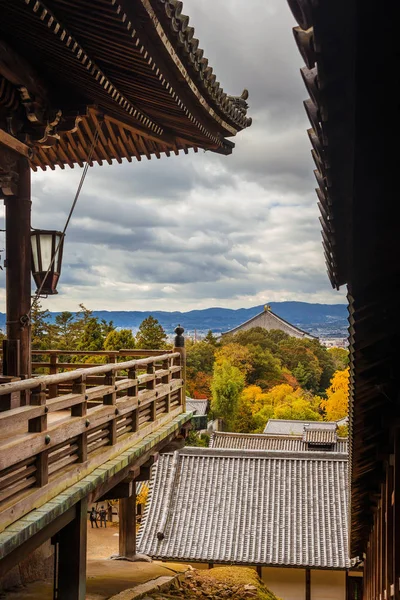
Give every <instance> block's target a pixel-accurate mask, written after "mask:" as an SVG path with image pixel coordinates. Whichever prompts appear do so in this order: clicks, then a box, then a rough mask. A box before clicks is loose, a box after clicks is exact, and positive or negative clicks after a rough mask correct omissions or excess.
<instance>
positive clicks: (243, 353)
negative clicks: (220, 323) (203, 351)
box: [215, 343, 253, 375]
mask: <svg viewBox="0 0 400 600" xmlns="http://www.w3.org/2000/svg"><path fill="white" fill-rule="evenodd" d="M215 361H216V363H217V365H222V363H223V362H224V361H228V362H229V363H230V364H231V365H233V366H234V367H237V368H238V369H239V370H240V372H241V373H243V375H247V373H250V371H251V370H252V368H253V367H252V364H251V355H250V351H249V349H248V348H247V347H246V346H242V345H241V344H235V343H231V344H226V345H225V346H222V348H219V350H217V352H216V353H215Z"/></svg>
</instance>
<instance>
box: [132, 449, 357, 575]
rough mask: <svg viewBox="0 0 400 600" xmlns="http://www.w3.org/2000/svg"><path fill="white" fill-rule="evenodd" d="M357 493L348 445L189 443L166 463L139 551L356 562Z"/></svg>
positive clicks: (201, 558) (277, 562)
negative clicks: (350, 508) (350, 490)
mask: <svg viewBox="0 0 400 600" xmlns="http://www.w3.org/2000/svg"><path fill="white" fill-rule="evenodd" d="M347 501H348V495H347V455H346V454H340V453H337V452H334V453H332V452H331V453H329V452H309V453H305V452H301V453H295V452H287V453H285V452H273V451H270V452H265V451H258V452H257V451H250V450H248V451H246V450H226V449H214V448H184V449H183V450H181V451H180V452H175V453H174V454H163V455H161V456H160V458H159V460H158V462H157V465H156V468H155V469H154V473H153V476H152V480H151V482H150V500H149V502H148V504H147V507H146V509H145V518H144V521H143V524H142V526H141V529H140V533H139V538H138V551H139V552H142V553H145V554H148V555H150V556H152V557H153V558H158V559H169V560H178V561H181V560H183V561H193V562H212V563H229V564H244V565H265V566H268V565H269V566H292V567H302V568H304V567H311V568H326V569H346V568H348V567H349V566H350V564H349V559H348V550H347V533H348V532H347Z"/></svg>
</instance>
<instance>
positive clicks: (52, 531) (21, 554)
mask: <svg viewBox="0 0 400 600" xmlns="http://www.w3.org/2000/svg"><path fill="white" fill-rule="evenodd" d="M74 518H75V506H73V507H72V508H70V509H69V510H68V511H66V512H65V513H64V514H62V515H61V516H60V517H58V518H57V519H55V520H54V521H52V522H51V523H49V524H48V525H47V526H46V527H44V528H43V529H41V530H40V531H39V532H38V533H36V534H35V535H33V536H32V537H30V538H29V539H28V540H27V541H26V542H25V543H24V544H21V545H20V546H18V548H16V549H15V550H13V551H12V552H10V554H8V555H7V556H5V557H4V558H2V559H1V561H0V577H3V576H4V575H5V574H6V573H8V571H10V570H11V569H12V568H13V567H15V566H16V565H18V564H19V563H20V562H21V561H22V560H25V559H26V558H27V557H28V556H29V555H30V554H32V552H34V551H35V550H36V548H39V546H41V545H42V544H44V542H46V541H47V540H48V539H50V538H51V537H53V536H54V535H56V533H58V532H59V531H60V529H62V528H63V527H66V526H67V525H68V523H70V522H71V521H72V520H73V519H74Z"/></svg>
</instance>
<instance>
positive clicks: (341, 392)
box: [321, 368, 350, 421]
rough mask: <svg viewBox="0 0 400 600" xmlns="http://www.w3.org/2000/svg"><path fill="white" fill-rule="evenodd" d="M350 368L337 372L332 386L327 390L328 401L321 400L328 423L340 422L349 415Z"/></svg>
mask: <svg viewBox="0 0 400 600" xmlns="http://www.w3.org/2000/svg"><path fill="white" fill-rule="evenodd" d="M349 381H350V371H349V368H347V369H344V370H343V371H336V373H335V374H334V376H333V377H332V380H331V385H330V386H329V388H328V389H327V390H326V399H325V398H324V399H322V400H321V408H322V410H323V411H324V412H325V417H326V420H327V421H338V420H339V419H342V418H343V417H345V416H346V415H347V414H348V410H349Z"/></svg>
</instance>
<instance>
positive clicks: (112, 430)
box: [103, 356, 117, 446]
mask: <svg viewBox="0 0 400 600" xmlns="http://www.w3.org/2000/svg"><path fill="white" fill-rule="evenodd" d="M114 359H115V361H116V357H115V356H114ZM115 361H114V362H115ZM115 373H116V372H115V371H110V372H109V373H107V375H106V376H105V380H104V385H108V386H110V387H111V388H113V391H111V392H110V393H109V394H105V396H104V398H103V404H106V405H112V404H116V403H117V391H116V390H117V387H116V385H115ZM108 430H109V440H110V445H111V446H113V445H114V444H115V443H116V442H117V413H116V415H115V417H114V418H113V419H112V420H111V421H110V424H109V426H108Z"/></svg>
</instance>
